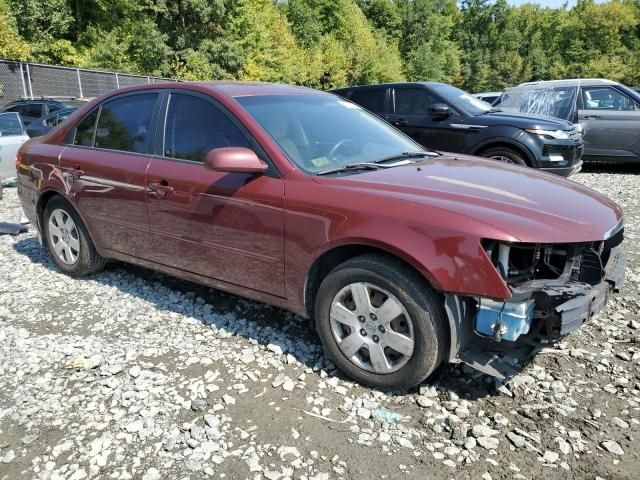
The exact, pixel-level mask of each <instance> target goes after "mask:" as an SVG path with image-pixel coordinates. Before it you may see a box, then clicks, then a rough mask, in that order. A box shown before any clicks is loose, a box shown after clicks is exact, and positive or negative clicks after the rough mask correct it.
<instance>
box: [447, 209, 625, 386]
mask: <svg viewBox="0 0 640 480" xmlns="http://www.w3.org/2000/svg"><path fill="white" fill-rule="evenodd" d="M623 235H624V229H623V222H622V221H621V222H620V223H619V224H618V225H617V226H616V228H614V229H612V230H611V231H610V232H609V234H608V235H607V238H606V239H605V240H602V241H597V242H581V243H568V244H533V243H531V244H529V243H503V242H497V241H483V247H484V250H485V252H486V254H487V257H488V258H489V259H490V260H491V262H492V263H493V265H494V266H495V268H496V270H497V271H498V272H499V273H500V275H501V276H502V278H503V280H504V281H505V282H506V284H507V286H508V287H509V290H510V291H511V294H512V296H511V298H510V299H509V300H507V301H497V300H495V299H489V298H477V297H476V298H472V297H461V296H456V295H447V298H446V302H445V307H446V310H447V314H448V316H449V321H450V322H451V323H452V325H451V327H452V331H455V334H454V335H452V337H453V338H452V343H451V349H450V359H449V360H450V361H462V362H465V363H467V364H468V365H470V366H472V367H474V368H476V369H478V370H481V371H483V372H484V373H487V374H489V375H493V376H495V377H498V378H502V379H505V378H507V377H510V376H512V375H513V374H515V373H517V370H516V369H515V368H514V363H518V360H520V361H522V360H524V359H526V358H528V357H530V356H531V355H532V354H534V353H535V352H536V351H537V350H539V349H540V348H542V347H544V346H547V345H549V344H552V343H554V342H557V341H558V340H560V339H561V338H563V337H564V336H566V335H568V334H569V333H571V332H573V331H574V330H576V329H577V328H579V327H580V326H582V324H584V323H585V322H586V321H588V320H589V319H591V317H593V316H594V315H595V314H597V313H598V312H599V311H600V310H601V309H602V308H603V307H604V306H605V305H606V303H607V301H608V299H609V295H610V294H611V293H612V292H618V291H620V288H621V287H622V283H623V281H624V270H625V266H626V261H627V260H626V256H625V254H624V253H623V252H622V249H621V248H620V244H621V243H622V240H623ZM454 328H455V330H454Z"/></svg>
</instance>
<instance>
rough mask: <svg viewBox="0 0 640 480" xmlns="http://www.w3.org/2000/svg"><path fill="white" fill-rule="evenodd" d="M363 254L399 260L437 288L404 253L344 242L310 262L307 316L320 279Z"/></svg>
mask: <svg viewBox="0 0 640 480" xmlns="http://www.w3.org/2000/svg"><path fill="white" fill-rule="evenodd" d="M364 254H378V255H380V256H381V257H386V258H389V259H391V260H395V261H399V262H401V263H402V264H403V265H404V266H405V267H406V268H408V269H410V270H411V271H413V272H414V273H415V274H416V275H417V276H418V277H419V278H420V279H422V280H424V281H425V282H427V283H428V284H429V285H430V286H431V287H433V288H434V290H436V291H439V290H438V284H437V282H436V281H435V280H434V278H433V276H432V275H430V274H429V272H423V271H420V269H418V268H416V267H415V266H414V264H415V263H417V262H415V261H414V260H413V259H412V258H410V257H407V256H406V255H402V254H398V253H397V252H394V251H393V250H392V249H389V248H385V247H384V246H381V245H372V244H368V243H345V244H342V245H336V246H333V247H331V248H329V249H327V250H325V251H324V252H323V253H322V254H320V255H319V256H318V257H317V258H316V259H315V260H314V262H313V263H312V264H311V267H310V268H309V270H308V272H307V277H306V280H305V285H304V305H305V311H306V313H307V315H308V316H309V318H313V312H314V306H315V305H314V304H315V295H314V294H313V292H316V291H317V290H318V287H319V286H320V284H321V283H322V280H324V278H325V277H326V276H327V275H328V274H329V273H330V272H331V271H332V270H333V269H334V268H335V267H337V266H338V265H340V264H341V263H344V262H345V261H347V260H349V259H351V258H354V257H358V256H360V255H364ZM443 299H444V297H443Z"/></svg>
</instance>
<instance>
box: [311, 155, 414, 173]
mask: <svg viewBox="0 0 640 480" xmlns="http://www.w3.org/2000/svg"><path fill="white" fill-rule="evenodd" d="M394 158H395V157H394ZM405 163H408V162H404V163H402V164H401V163H394V164H393V165H380V164H379V163H378V162H373V163H372V162H360V163H348V164H347V165H343V166H342V167H336V168H330V169H328V170H322V171H320V172H318V173H316V175H329V174H330V173H340V172H347V171H349V170H377V169H379V168H393V167H396V166H398V165H404V164H405Z"/></svg>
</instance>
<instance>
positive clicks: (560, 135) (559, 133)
mask: <svg viewBox="0 0 640 480" xmlns="http://www.w3.org/2000/svg"><path fill="white" fill-rule="evenodd" d="M524 130H525V132H529V133H533V134H535V135H540V136H541V137H547V138H554V139H556V140H567V139H568V138H571V137H570V136H569V132H567V131H566V130H542V129H540V128H525V129H524Z"/></svg>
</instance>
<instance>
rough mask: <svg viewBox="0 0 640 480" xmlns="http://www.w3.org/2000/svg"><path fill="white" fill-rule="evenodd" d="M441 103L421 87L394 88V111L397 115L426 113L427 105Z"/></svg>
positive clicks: (427, 111) (427, 112)
mask: <svg viewBox="0 0 640 480" xmlns="http://www.w3.org/2000/svg"><path fill="white" fill-rule="evenodd" d="M434 103H442V102H441V101H439V100H437V99H436V98H434V97H433V96H431V95H430V94H429V92H427V91H426V90H423V89H421V88H398V89H396V113H397V114H398V115H428V114H429V107H430V106H431V105H433V104H434Z"/></svg>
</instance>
